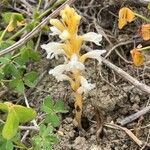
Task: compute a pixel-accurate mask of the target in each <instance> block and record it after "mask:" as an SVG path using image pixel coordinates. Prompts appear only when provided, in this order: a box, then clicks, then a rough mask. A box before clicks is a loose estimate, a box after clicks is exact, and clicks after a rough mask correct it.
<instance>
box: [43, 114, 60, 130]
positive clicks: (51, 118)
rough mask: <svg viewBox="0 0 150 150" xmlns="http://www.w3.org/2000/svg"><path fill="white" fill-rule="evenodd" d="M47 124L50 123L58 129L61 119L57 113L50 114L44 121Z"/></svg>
mask: <svg viewBox="0 0 150 150" xmlns="http://www.w3.org/2000/svg"><path fill="white" fill-rule="evenodd" d="M44 122H45V123H50V124H51V125H52V126H53V127H57V126H58V125H59V124H60V121H59V117H58V116H57V114H56V113H49V114H47V115H46V117H45V119H44Z"/></svg>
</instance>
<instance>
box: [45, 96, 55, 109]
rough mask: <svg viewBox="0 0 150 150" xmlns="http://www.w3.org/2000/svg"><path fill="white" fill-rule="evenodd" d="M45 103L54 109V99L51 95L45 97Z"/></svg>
mask: <svg viewBox="0 0 150 150" xmlns="http://www.w3.org/2000/svg"><path fill="white" fill-rule="evenodd" d="M43 105H44V106H47V107H48V108H49V109H53V105H54V102H53V101H52V99H51V98H50V97H49V96H46V97H45V98H44V103H43Z"/></svg>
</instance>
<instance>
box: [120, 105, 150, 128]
mask: <svg viewBox="0 0 150 150" xmlns="http://www.w3.org/2000/svg"><path fill="white" fill-rule="evenodd" d="M148 112H150V106H147V107H145V108H143V109H142V110H140V111H138V112H137V113H135V114H132V115H130V116H128V117H126V118H124V119H123V120H121V121H119V124H120V125H121V126H124V125H126V124H128V123H130V122H132V121H134V120H136V119H137V118H139V117H140V116H143V115H145V114H146V113H148Z"/></svg>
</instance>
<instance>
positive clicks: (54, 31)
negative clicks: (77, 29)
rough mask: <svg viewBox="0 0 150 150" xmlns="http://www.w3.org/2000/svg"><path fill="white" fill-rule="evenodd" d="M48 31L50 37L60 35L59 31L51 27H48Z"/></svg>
mask: <svg viewBox="0 0 150 150" xmlns="http://www.w3.org/2000/svg"><path fill="white" fill-rule="evenodd" d="M50 30H51V31H52V33H50V35H60V34H61V31H60V30H58V29H57V28H56V27H54V26H52V27H50Z"/></svg>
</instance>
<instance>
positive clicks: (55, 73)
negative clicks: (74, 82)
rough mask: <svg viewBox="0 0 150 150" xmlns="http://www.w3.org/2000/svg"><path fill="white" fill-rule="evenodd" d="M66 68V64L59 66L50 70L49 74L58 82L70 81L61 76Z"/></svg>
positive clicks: (63, 75)
mask: <svg viewBox="0 0 150 150" xmlns="http://www.w3.org/2000/svg"><path fill="white" fill-rule="evenodd" d="M66 67H67V66H66V64H63V65H59V66H57V67H55V68H54V69H52V70H50V71H49V74H51V75H53V76H54V77H55V78H56V79H57V80H58V81H63V80H70V77H68V76H67V75H65V74H63V72H64V71H66Z"/></svg>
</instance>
